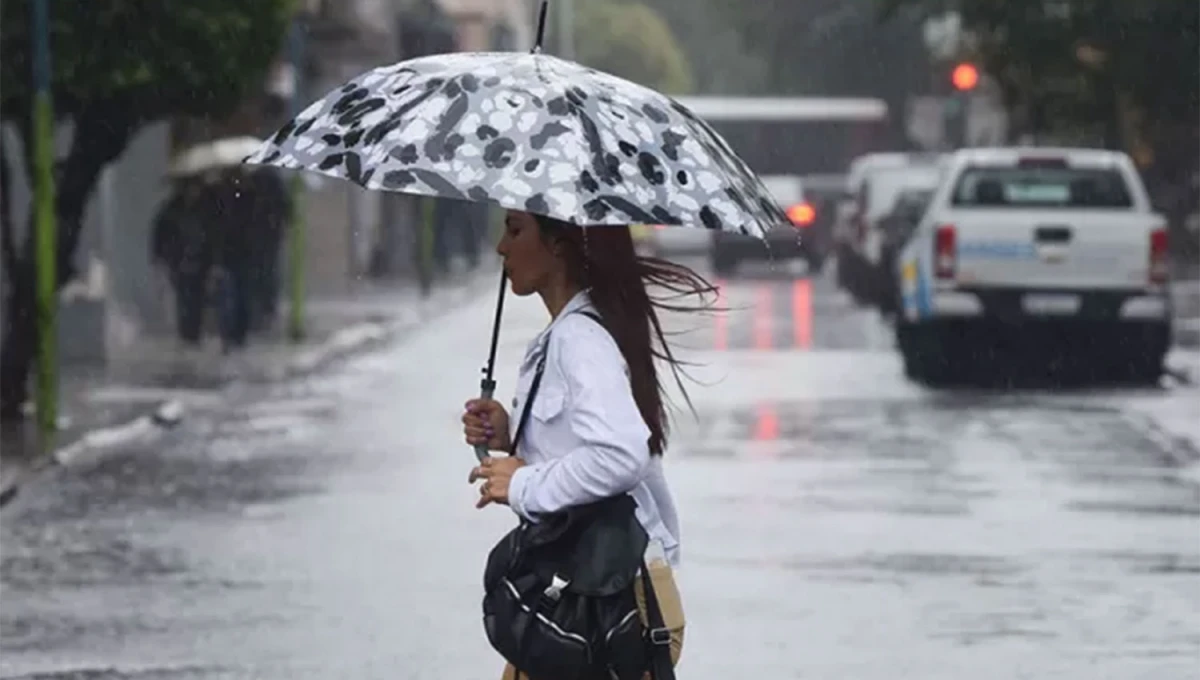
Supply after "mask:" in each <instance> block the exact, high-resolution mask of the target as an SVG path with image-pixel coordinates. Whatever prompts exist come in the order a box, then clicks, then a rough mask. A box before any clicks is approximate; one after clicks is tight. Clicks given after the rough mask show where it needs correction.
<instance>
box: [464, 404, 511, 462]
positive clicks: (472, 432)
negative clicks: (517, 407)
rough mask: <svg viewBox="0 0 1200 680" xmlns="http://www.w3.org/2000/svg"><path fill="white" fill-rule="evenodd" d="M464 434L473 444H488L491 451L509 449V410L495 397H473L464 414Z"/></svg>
mask: <svg viewBox="0 0 1200 680" xmlns="http://www.w3.org/2000/svg"><path fill="white" fill-rule="evenodd" d="M462 422H463V435H464V436H465V438H466V440H467V443H468V444H470V445H471V446H478V445H480V444H486V445H487V447H488V450H489V451H508V450H509V448H511V447H512V438H511V436H510V435H509V432H508V411H505V410H504V407H503V406H501V405H500V402H498V401H496V400H495V399H472V400H471V401H468V402H467V412H466V413H464V414H463V417H462Z"/></svg>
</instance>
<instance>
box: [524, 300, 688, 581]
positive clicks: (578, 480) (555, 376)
mask: <svg viewBox="0 0 1200 680" xmlns="http://www.w3.org/2000/svg"><path fill="white" fill-rule="evenodd" d="M585 311H587V312H592V313H595V312H594V308H593V307H592V306H591V302H590V300H589V299H588V297H587V294H586V293H580V294H578V295H576V296H575V297H574V298H573V299H572V300H571V301H570V302H569V303H568V304H567V305H566V307H564V308H563V310H562V312H561V313H560V314H559V315H558V317H557V318H556V319H555V320H554V321H553V322H552V323H551V324H550V326H549V327H548V328H546V330H545V331H543V332H542V333H541V334H540V335H538V337H537V338H535V339H534V340H533V342H532V343H530V345H529V349H528V351H527V352H526V354H525V359H524V361H523V362H522V365H521V373H520V379H519V380H518V385H517V398H516V399H514V400H513V409H512V415H511V417H512V428H513V429H514V431H515V429H516V427H517V422H518V420H519V418H520V415H521V412H522V410H523V408H524V405H525V399H526V397H527V395H528V393H529V388H530V386H531V384H532V382H533V377H534V373H535V372H536V369H537V365H538V362H539V360H540V359H541V357H542V354H543V353H546V365H545V369H544V372H543V375H542V382H541V385H540V386H539V387H538V392H537V394H536V395H535V396H534V401H533V409H532V412H531V413H530V417H529V420H528V422H526V424H525V430H524V432H523V433H522V434H521V442H520V445H519V446H520V450H519V451H518V455H520V456H521V457H522V458H524V459H525V461H526V462H527V463H528V465H525V466H523V467H521V468H519V469H518V470H517V471H516V472H515V473H514V474H513V477H512V480H511V481H510V483H509V489H508V496H509V505H510V506H511V507H512V509H513V511H515V512H516V513H517V514H518V515H519V516H521V517H523V518H525V519H527V520H529V521H533V522H536V521H537V518H538V516H539V515H541V514H544V513H551V512H557V511H560V510H563V509H565V508H568V507H571V506H574V505H581V504H584V503H590V502H592V501H596V500H600V499H601V498H607V497H609V496H614V495H617V494H620V493H626V492H628V493H630V494H631V495H632V496H633V498H634V500H635V501H637V506H638V508H637V516H638V520H639V521H640V522H641V524H642V526H643V527H645V528H646V532H647V533H648V534H649V536H650V539H651V540H652V541H654V540H657V541H659V542H660V543H661V544H662V547H663V550H664V552H665V553H666V558H667V561H668V562H670V563H671V564H672V565H675V566H678V563H679V517H678V514H677V513H676V511H675V502H674V500H673V499H672V498H671V492H670V489H668V488H667V483H666V478H665V477H664V475H663V469H662V460H661V458H660V457H658V456H654V457H652V456H651V455H650V448H649V438H650V429H649V428H648V427H647V426H646V423H645V421H644V420H643V419H642V415H641V413H640V412H639V411H638V408H637V403H636V402H635V401H634V399H633V391H632V390H631V388H630V384H629V371H628V368H627V366H626V364H625V359H624V357H623V356H622V355H621V351H620V349H618V347H617V343H616V342H615V341H614V340H613V338H612V336H611V335H609V333H608V331H607V330H605V329H604V328H603V327H602V326H600V325H599V324H598V323H596V321H595V320H593V319H591V318H589V317H588V316H587V315H586V314H582V313H580V312H585Z"/></svg>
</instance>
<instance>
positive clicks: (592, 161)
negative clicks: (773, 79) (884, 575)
mask: <svg viewBox="0 0 1200 680" xmlns="http://www.w3.org/2000/svg"><path fill="white" fill-rule="evenodd" d="M545 18H546V2H545V1H544V0H543V3H542V6H541V13H540V17H539V25H538V39H537V44H538V47H535V48H534V50H533V51H532V52H531V53H529V54H523V53H454V54H441V55H435V56H429V57H422V58H417V59H410V60H407V61H402V62H400V63H397V64H394V65H391V66H383V67H380V68H376V69H374V70H372V71H369V72H367V73H365V74H363V75H360V76H358V77H357V78H354V79H353V80H351V81H350V82H348V83H346V84H345V85H343V86H342V87H340V88H338V89H337V90H334V91H333V92H331V93H329V94H328V95H326V96H325V97H324V98H323V99H321V100H319V101H317V102H315V103H314V104H312V105H311V106H309V107H308V108H307V109H305V110H304V111H303V112H302V113H300V114H299V115H298V116H296V117H295V118H294V119H293V120H292V121H290V122H289V123H287V125H285V126H284V127H283V128H281V129H280V130H279V131H278V132H277V133H276V134H275V135H274V136H273V137H271V138H270V139H268V140H267V141H266V142H265V143H264V144H263V145H262V147H260V148H259V149H258V150H257V151H256V152H255V153H253V154H252V155H251V156H249V157H248V158H247V159H246V162H247V163H256V164H268V165H273V166H277V167H281V168H288V169H306V170H313V171H316V172H320V173H324V174H326V175H330V176H334V177H340V178H343V179H347V180H350V181H352V182H354V183H356V184H359V185H360V186H363V187H365V188H367V189H381V190H388V191H400V192H404V193H410V194H417V195H424V196H434V197H439V198H452V199H461V200H470V201H490V202H493V203H496V204H499V205H500V206H502V207H504V208H510V209H515V210H524V211H528V212H532V213H537V214H541V215H546V216H549V217H554V218H557V219H560V220H563V221H566V222H569V223H572V224H577V225H581V226H585V227H589V226H598V225H628V224H636V223H652V224H665V225H682V226H691V227H698V228H706V229H719V230H725V231H734V232H740V233H742V234H747V235H751V236H758V237H762V236H764V235H765V233H766V232H767V231H768V230H770V229H772V228H774V227H776V226H778V225H781V224H788V222H789V220H788V217H787V215H786V214H785V213H784V212H783V210H782V209H780V207H779V206H778V204H776V202H775V200H774V199H773V198H772V197H771V194H770V193H769V192H768V190H767V189H766V187H765V186H763V183H762V181H761V180H760V179H759V178H758V176H757V175H755V173H754V172H753V171H752V170H751V169H750V168H749V167H748V166H747V165H746V163H745V162H743V161H742V160H741V159H740V158H739V157H738V156H737V154H735V153H734V152H733V150H732V149H731V148H730V147H729V145H728V144H727V143H726V142H725V141H724V140H723V139H722V138H721V137H720V136H719V135H718V134H717V133H716V132H715V131H713V129H712V128H711V127H710V126H709V125H708V124H706V123H705V122H704V121H703V120H701V119H700V118H699V117H698V116H696V115H695V114H694V113H692V112H691V111H689V110H688V109H687V108H686V107H684V106H682V105H681V104H679V103H677V102H676V101H674V100H673V99H671V98H670V97H667V96H665V95H663V94H660V93H658V92H655V91H654V90H651V89H648V88H646V87H642V86H641V85H637V84H635V83H632V82H630V81H628V80H624V79H622V78H618V77H616V76H613V75H610V74H608V73H603V72H601V71H597V70H595V69H591V68H587V67H585V66H581V65H579V64H577V63H574V62H570V61H565V60H562V59H559V58H556V57H552V56H548V55H545V54H542V53H541V49H540V45H541V39H542V34H543V31H544V28H545ZM504 287H505V283H504V281H503V280H502V281H501V301H502V300H503V293H504ZM501 313H502V303H501V305H498V306H497V312H496V326H495V328H494V332H493V337H492V352H491V358H489V361H488V366H487V368H486V369H485V372H486V374H487V377H486V378H485V379H484V385H483V387H484V393H485V396H490V391H491V389H492V388H493V387H494V382H492V380H491V375H492V365H493V361H494V356H495V347H496V340H497V335H498V330H499V320H500V317H501ZM480 453H482V452H480Z"/></svg>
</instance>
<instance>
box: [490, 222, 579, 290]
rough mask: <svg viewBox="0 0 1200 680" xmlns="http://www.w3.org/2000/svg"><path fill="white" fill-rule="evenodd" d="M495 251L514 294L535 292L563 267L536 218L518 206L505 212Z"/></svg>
mask: <svg viewBox="0 0 1200 680" xmlns="http://www.w3.org/2000/svg"><path fill="white" fill-rule="evenodd" d="M496 252H497V253H499V255H500V257H501V258H503V259H504V271H505V273H507V274H508V280H509V281H510V282H511V284H512V291H513V293H515V294H516V295H529V294H530V293H536V292H537V291H539V290H541V289H542V288H544V287H546V286H547V285H548V284H549V283H550V281H552V280H553V279H554V278H555V277H556V276H557V275H559V274H560V273H561V272H562V270H563V261H562V259H561V258H559V257H558V255H557V254H556V253H555V251H554V247H553V245H551V244H549V243H547V242H546V240H545V239H543V238H542V234H541V230H540V229H539V228H538V223H537V220H535V219H534V218H533V215H530V214H529V213H526V212H521V211H519V210H509V211H508V213H507V214H505V216H504V235H503V236H501V237H500V243H498V244H496Z"/></svg>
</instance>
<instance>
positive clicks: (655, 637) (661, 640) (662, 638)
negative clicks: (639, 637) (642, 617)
mask: <svg viewBox="0 0 1200 680" xmlns="http://www.w3.org/2000/svg"><path fill="white" fill-rule="evenodd" d="M646 637H647V638H648V639H649V640H650V644H652V645H657V646H660V647H661V646H665V645H669V644H671V631H669V630H667V629H666V628H651V629H650V630H648V631H646Z"/></svg>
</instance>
